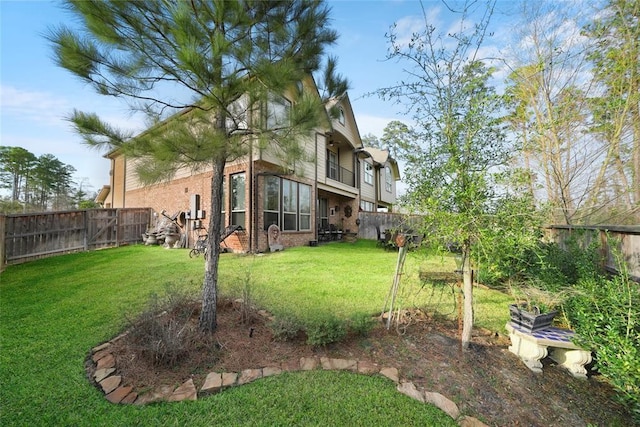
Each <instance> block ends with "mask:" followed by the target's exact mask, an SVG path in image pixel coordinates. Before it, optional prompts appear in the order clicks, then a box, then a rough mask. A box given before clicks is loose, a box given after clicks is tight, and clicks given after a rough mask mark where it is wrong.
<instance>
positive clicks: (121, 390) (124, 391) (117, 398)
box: [106, 386, 133, 403]
mask: <svg viewBox="0 0 640 427" xmlns="http://www.w3.org/2000/svg"><path fill="white" fill-rule="evenodd" d="M132 390H133V388H132V387H129V386H127V387H118V388H117V389H115V390H114V391H112V392H111V393H109V394H107V395H106V398H107V400H108V401H109V402H111V403H120V402H121V401H122V399H124V398H125V397H126V396H127V395H128V394H129V393H131V391H132Z"/></svg>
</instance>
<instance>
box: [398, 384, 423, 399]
mask: <svg viewBox="0 0 640 427" xmlns="http://www.w3.org/2000/svg"><path fill="white" fill-rule="evenodd" d="M396 389H397V390H398V391H399V392H400V393H402V394H404V395H406V396H409V397H410V398H412V399H415V400H417V401H418V402H422V403H424V393H423V392H422V391H420V390H418V389H417V388H416V386H415V384H414V383H412V382H402V383H400V384H399V385H398V387H396Z"/></svg>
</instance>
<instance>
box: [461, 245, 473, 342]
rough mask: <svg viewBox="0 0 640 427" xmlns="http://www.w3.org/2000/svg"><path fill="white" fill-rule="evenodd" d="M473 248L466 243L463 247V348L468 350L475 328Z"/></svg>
mask: <svg viewBox="0 0 640 427" xmlns="http://www.w3.org/2000/svg"><path fill="white" fill-rule="evenodd" d="M469 255H471V248H470V247H469V245H468V244H465V245H464V247H463V248H462V295H463V297H464V300H463V309H464V311H463V322H462V336H461V337H460V340H461V342H462V349H463V350H467V349H468V348H469V343H470V342H471V331H472V330H473V280H472V279H473V278H472V271H471V258H470V257H469Z"/></svg>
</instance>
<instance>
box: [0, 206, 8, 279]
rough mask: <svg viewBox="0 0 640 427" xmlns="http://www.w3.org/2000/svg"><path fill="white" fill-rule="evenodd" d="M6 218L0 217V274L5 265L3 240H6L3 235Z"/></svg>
mask: <svg viewBox="0 0 640 427" xmlns="http://www.w3.org/2000/svg"><path fill="white" fill-rule="evenodd" d="M6 218H7V217H6V216H4V215H0V272H2V271H4V267H5V265H6V262H5V253H4V245H5V239H6V238H7V236H6V235H5V222H6Z"/></svg>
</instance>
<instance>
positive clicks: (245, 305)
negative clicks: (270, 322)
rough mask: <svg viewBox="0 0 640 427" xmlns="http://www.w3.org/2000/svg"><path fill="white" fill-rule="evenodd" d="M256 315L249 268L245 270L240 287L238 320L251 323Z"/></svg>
mask: <svg viewBox="0 0 640 427" xmlns="http://www.w3.org/2000/svg"><path fill="white" fill-rule="evenodd" d="M256 316H257V311H256V307H255V305H254V304H253V291H252V286H251V270H247V272H246V275H245V278H244V282H243V287H242V300H241V302H240V322H241V323H244V324H249V323H252V322H253V321H254V320H255V319H256Z"/></svg>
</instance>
